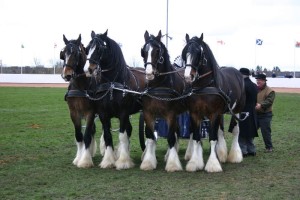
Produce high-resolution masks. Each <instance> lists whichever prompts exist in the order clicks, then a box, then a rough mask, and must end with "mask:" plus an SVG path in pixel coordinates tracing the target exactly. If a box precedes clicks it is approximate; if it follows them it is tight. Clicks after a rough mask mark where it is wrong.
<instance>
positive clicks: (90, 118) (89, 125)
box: [77, 113, 95, 168]
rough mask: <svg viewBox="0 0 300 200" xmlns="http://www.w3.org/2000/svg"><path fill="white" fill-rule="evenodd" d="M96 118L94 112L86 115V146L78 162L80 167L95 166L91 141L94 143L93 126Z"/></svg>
mask: <svg viewBox="0 0 300 200" xmlns="http://www.w3.org/2000/svg"><path fill="white" fill-rule="evenodd" d="M94 118H95V115H94V114H93V113H91V114H89V115H87V117H86V128H85V133H84V136H83V140H84V144H85V148H84V149H83V152H82V155H81V158H80V160H79V162H78V164H77V166H78V167H80V168H88V167H92V166H94V163H93V160H92V155H91V154H92V153H91V152H92V150H91V148H92V147H91V146H92V145H91V143H92V135H93V131H94V130H93V129H94V128H95V127H93V125H94Z"/></svg>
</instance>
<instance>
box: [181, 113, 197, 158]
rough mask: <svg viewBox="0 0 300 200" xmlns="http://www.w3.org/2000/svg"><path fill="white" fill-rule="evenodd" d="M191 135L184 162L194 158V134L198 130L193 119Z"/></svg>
mask: <svg viewBox="0 0 300 200" xmlns="http://www.w3.org/2000/svg"><path fill="white" fill-rule="evenodd" d="M190 122H191V128H190V130H191V133H190V139H189V142H188V146H187V149H186V151H185V155H184V160H190V159H191V157H192V152H193V132H194V131H195V130H196V129H197V126H196V124H195V122H194V120H193V118H192V117H191V120H190Z"/></svg>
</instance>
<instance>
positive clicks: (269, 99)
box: [255, 74, 275, 152]
mask: <svg viewBox="0 0 300 200" xmlns="http://www.w3.org/2000/svg"><path fill="white" fill-rule="evenodd" d="M256 83H257V87H258V95H257V104H256V107H255V109H256V111H257V119H258V127H259V128H260V130H261V133H262V136H263V139H264V143H265V148H266V152H272V151H273V144H272V137H271V132H272V131H271V122H272V117H273V109H272V105H273V103H274V100H275V91H274V90H273V89H272V88H270V87H268V86H267V79H266V75H265V74H258V75H257V76H256Z"/></svg>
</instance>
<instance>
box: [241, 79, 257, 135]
mask: <svg viewBox="0 0 300 200" xmlns="http://www.w3.org/2000/svg"><path fill="white" fill-rule="evenodd" d="M244 82H245V91H246V104H245V107H244V109H243V111H242V112H249V117H248V118H247V119H246V120H244V121H242V122H240V123H239V127H240V136H241V137H243V138H253V137H258V133H257V118H256V111H255V105H256V102H257V92H258V90H257V86H256V84H255V83H253V82H252V81H251V80H250V78H249V77H246V78H244ZM241 117H242V118H243V117H244V116H243V115H242V116H241Z"/></svg>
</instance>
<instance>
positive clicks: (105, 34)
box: [103, 29, 108, 37]
mask: <svg viewBox="0 0 300 200" xmlns="http://www.w3.org/2000/svg"><path fill="white" fill-rule="evenodd" d="M107 31H108V29H106V31H105V33H103V35H104V36H105V37H107Z"/></svg>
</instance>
